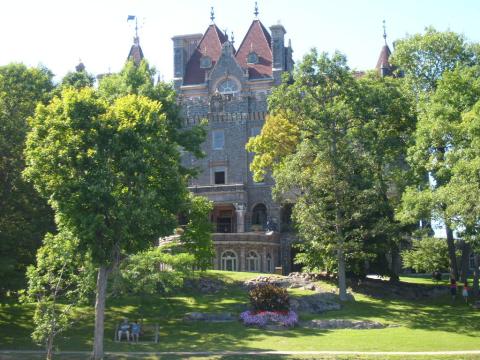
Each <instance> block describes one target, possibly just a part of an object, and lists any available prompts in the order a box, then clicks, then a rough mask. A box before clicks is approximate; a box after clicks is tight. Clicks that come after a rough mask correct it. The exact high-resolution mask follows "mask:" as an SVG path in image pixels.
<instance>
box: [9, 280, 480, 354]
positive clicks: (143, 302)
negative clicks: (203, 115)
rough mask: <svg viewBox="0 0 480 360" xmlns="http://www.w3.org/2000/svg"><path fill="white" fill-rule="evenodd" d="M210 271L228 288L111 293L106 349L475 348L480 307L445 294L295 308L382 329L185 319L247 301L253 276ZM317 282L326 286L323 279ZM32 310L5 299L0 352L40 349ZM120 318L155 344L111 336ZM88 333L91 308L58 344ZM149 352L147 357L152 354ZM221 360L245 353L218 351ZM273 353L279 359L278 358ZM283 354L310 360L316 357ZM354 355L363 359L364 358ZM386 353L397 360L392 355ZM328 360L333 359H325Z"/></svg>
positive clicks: (85, 343)
mask: <svg viewBox="0 0 480 360" xmlns="http://www.w3.org/2000/svg"><path fill="white" fill-rule="evenodd" d="M207 274H208V276H211V277H214V278H220V279H223V280H224V281H226V282H227V286H226V287H225V289H224V290H222V291H220V292H219V293H217V294H208V295H205V294H200V293H198V292H194V291H183V292H179V293H176V294H175V295H173V296H170V297H167V298H162V297H155V296H145V297H123V298H117V299H112V298H111V299H109V300H108V309H107V313H106V324H105V325H106V326H105V349H106V351H125V352H129V351H152V352H163V351H226V350H227V351H254V350H260V351H263V350H279V351H295V350H297V351H324V350H347V351H350V350H351V351H453V350H477V349H480V342H479V340H478V339H479V338H478V337H479V336H480V312H479V311H474V310H472V309H471V308H470V307H469V306H467V305H466V304H464V303H462V301H461V300H460V299H458V300H457V302H456V303H455V304H451V301H450V298H449V297H448V295H446V296H445V297H444V298H441V299H437V300H423V301H415V302H413V301H406V300H398V299H389V298H385V299H374V298H371V297H368V296H364V295H362V294H354V296H355V298H356V301H355V302H350V303H346V304H345V305H344V306H343V308H342V310H339V311H333V312H328V313H324V314H322V315H307V314H300V319H301V320H309V319H313V318H322V319H328V318H345V319H354V320H375V321H380V322H383V323H386V324H389V325H392V327H387V328H385V329H375V330H313V329H305V328H295V329H291V330H288V331H273V330H262V329H256V328H246V327H244V326H243V325H242V324H240V323H239V322H229V323H188V322H184V321H183V316H184V314H185V313H186V312H191V311H202V312H227V311H228V312H234V313H239V312H240V311H241V310H242V309H243V308H244V307H245V304H246V303H247V301H248V299H247V294H246V291H245V290H243V289H242V288H241V287H240V286H239V283H238V282H239V281H242V280H245V279H249V278H252V277H254V276H257V275H258V274H252V273H250V274H249V273H229V272H220V271H209V272H208V273H207ZM321 285H322V286H325V287H326V286H330V285H328V284H321ZM292 293H295V294H301V293H305V294H308V293H309V292H307V291H305V290H295V291H292ZM32 312H33V307H32V306H28V305H18V304H16V303H15V302H13V301H12V300H3V302H2V303H1V304H0V350H7V349H9V350H15V349H17V350H28V349H40V348H39V347H37V346H36V345H35V344H33V343H32V341H31V339H30V332H31V326H32V323H31V317H32ZM123 317H128V318H129V319H132V320H133V319H134V318H143V319H145V320H144V321H145V322H146V323H150V324H155V323H158V324H159V325H160V342H159V343H158V344H155V343H153V342H150V343H149V342H144V343H141V344H127V343H116V342H114V341H113V338H114V329H115V326H116V324H117V322H118V321H119V320H120V319H122V318H123ZM92 335H93V308H90V307H89V308H86V307H85V308H79V309H78V322H77V324H76V325H75V327H74V328H73V329H71V330H69V331H67V332H66V333H64V334H63V335H62V336H61V337H59V338H58V341H57V344H58V347H59V348H60V349H61V350H64V351H68V350H71V351H75V350H90V349H91V345H92V343H91V342H92ZM154 358H155V357H152V359H154ZM161 358H162V359H163V358H167V357H161ZM170 358H171V357H170ZM213 358H214V357H213ZM221 358H222V359H227V358H228V359H230V358H231V359H236V358H242V357H225V356H223V357H221ZM262 358H264V359H270V357H262ZM275 358H279V356H276V357H275ZM282 358H285V359H307V358H313V357H282ZM315 358H319V357H315ZM337 358H341V357H337ZM348 358H352V357H348ZM353 358H355V359H363V358H365V357H353ZM382 358H385V357H382ZM391 358H392V359H397V357H391ZM420 358H421V357H420ZM437 358H438V357H437ZM450 358H451V359H453V358H455V359H459V358H462V359H473V358H476V357H474V356H470V357H468V356H465V357H458V356H456V357H442V359H450ZM196 359H200V358H196ZM325 359H330V358H329V357H325ZM398 359H400V357H398Z"/></svg>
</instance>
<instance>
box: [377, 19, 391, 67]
mask: <svg viewBox="0 0 480 360" xmlns="http://www.w3.org/2000/svg"><path fill="white" fill-rule="evenodd" d="M383 41H384V42H385V44H384V45H383V46H382V50H381V51H380V55H379V57H378V61H377V66H375V69H376V70H377V71H378V72H379V73H380V75H381V76H390V75H392V74H393V71H394V70H395V69H394V67H393V66H392V64H390V55H391V54H392V52H391V51H390V48H389V47H388V44H387V27H386V25H385V20H383Z"/></svg>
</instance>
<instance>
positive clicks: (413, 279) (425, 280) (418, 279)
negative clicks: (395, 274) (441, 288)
mask: <svg viewBox="0 0 480 360" xmlns="http://www.w3.org/2000/svg"><path fill="white" fill-rule="evenodd" d="M400 281H403V282H406V283H411V284H422V285H448V284H449V283H450V282H449V278H448V275H447V276H446V275H443V276H442V280H440V281H436V280H433V279H432V275H430V274H412V275H403V276H400Z"/></svg>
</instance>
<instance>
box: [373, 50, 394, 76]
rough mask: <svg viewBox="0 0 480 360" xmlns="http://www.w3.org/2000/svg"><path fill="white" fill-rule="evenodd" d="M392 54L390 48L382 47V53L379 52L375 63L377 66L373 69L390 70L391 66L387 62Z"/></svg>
mask: <svg viewBox="0 0 480 360" xmlns="http://www.w3.org/2000/svg"><path fill="white" fill-rule="evenodd" d="M391 54H392V52H391V51H390V48H389V47H388V45H383V47H382V51H380V56H379V57H378V61H377V66H375V69H377V70H380V69H382V68H386V69H390V68H391V65H390V62H389V58H390V55H391Z"/></svg>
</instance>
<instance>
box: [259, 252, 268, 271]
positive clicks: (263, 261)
mask: <svg viewBox="0 0 480 360" xmlns="http://www.w3.org/2000/svg"><path fill="white" fill-rule="evenodd" d="M260 271H262V272H267V248H266V247H265V246H264V247H263V254H262V259H261V261H260Z"/></svg>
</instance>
